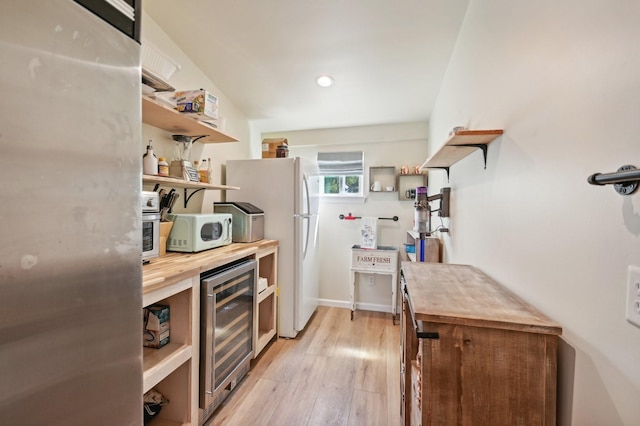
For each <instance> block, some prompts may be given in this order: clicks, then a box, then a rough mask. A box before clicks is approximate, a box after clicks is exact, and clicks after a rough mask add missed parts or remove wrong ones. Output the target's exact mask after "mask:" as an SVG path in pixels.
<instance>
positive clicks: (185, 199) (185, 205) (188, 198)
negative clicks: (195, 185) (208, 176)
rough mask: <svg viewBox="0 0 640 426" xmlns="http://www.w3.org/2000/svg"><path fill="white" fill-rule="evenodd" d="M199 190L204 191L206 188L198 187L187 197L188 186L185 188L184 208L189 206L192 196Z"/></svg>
mask: <svg viewBox="0 0 640 426" xmlns="http://www.w3.org/2000/svg"><path fill="white" fill-rule="evenodd" d="M199 191H204V188H199V189H196V190H195V191H193V192H192V193H191V194H189V196H188V197H187V188H184V208H185V209H186V208H187V204H188V203H189V200H190V199H191V197H193V196H194V195H195V194H196V192H199Z"/></svg>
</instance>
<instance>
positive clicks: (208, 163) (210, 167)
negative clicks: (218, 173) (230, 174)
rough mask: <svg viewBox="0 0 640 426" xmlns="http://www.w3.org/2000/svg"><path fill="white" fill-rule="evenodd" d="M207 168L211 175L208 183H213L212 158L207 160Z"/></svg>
mask: <svg viewBox="0 0 640 426" xmlns="http://www.w3.org/2000/svg"><path fill="white" fill-rule="evenodd" d="M207 166H208V169H207V171H208V175H209V180H208V181H207V183H213V163H212V162H211V158H207Z"/></svg>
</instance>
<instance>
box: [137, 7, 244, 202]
mask: <svg viewBox="0 0 640 426" xmlns="http://www.w3.org/2000/svg"><path fill="white" fill-rule="evenodd" d="M142 38H143V42H144V41H145V40H148V41H149V42H151V43H152V44H153V45H154V46H155V47H157V48H158V49H159V50H161V51H162V52H163V53H165V54H166V55H168V56H169V57H170V58H171V59H173V60H174V61H176V62H177V63H178V64H180V66H181V69H180V70H179V71H177V72H176V73H175V74H174V76H173V77H171V80H170V81H169V83H170V84H171V85H172V86H173V87H175V88H176V90H190V89H199V88H204V89H206V90H208V91H210V92H211V93H213V94H214V95H215V96H217V97H218V106H219V117H221V118H223V117H224V118H225V122H226V123H225V124H226V126H225V129H224V132H225V133H226V134H228V135H231V136H233V137H235V138H236V139H238V141H239V142H226V143H210V144H203V143H200V142H196V143H194V144H193V148H192V151H191V154H192V155H191V159H192V160H198V161H199V160H201V159H203V158H211V160H212V163H213V176H214V180H213V183H217V184H219V183H224V164H225V163H226V160H227V159H230V158H233V159H241V158H250V157H251V150H250V140H251V139H250V126H249V121H248V120H247V118H246V117H245V116H244V115H243V114H242V112H240V111H239V110H238V109H237V108H236V107H235V106H234V105H233V103H232V102H231V100H229V99H228V98H227V97H226V95H225V94H224V93H223V92H222V91H221V90H220V89H218V88H217V86H216V85H215V84H214V83H213V82H212V81H211V80H210V79H209V78H208V77H207V76H206V75H205V74H204V73H202V71H200V69H199V68H198V67H197V66H196V65H195V64H194V63H193V62H192V61H191V60H190V59H189V57H187V56H186V55H185V54H184V52H183V51H182V50H181V49H180V48H179V47H178V46H177V45H176V44H175V43H174V42H173V41H172V40H171V39H170V38H169V37H168V36H167V35H166V33H165V32H164V31H163V30H162V29H161V28H160V27H159V26H158V24H156V22H155V21H154V20H153V19H152V18H151V17H150V16H149V15H148V14H146V13H144V12H143V14H142ZM149 139H152V140H153V145H154V147H155V153H156V155H157V156H158V157H160V156H164V157H167V158H168V160H169V161H170V160H171V158H173V157H174V147H175V145H174V142H173V139H171V133H169V132H165V131H163V130H160V129H157V128H155V127H152V126H149V125H146V124H143V128H142V141H143V146H141V148H140V149H141V154H140V156H142V154H143V153H144V152H145V150H146V144H147V142H148V140H149ZM145 189H149V188H145ZM179 193H180V199H179V200H178V202H177V203H176V208H175V209H174V210H175V212H176V213H180V212H182V211H188V212H207V213H210V212H212V211H213V204H212V203H213V202H214V201H220V200H221V191H200V192H198V193H197V194H196V195H195V196H194V197H193V198H192V199H191V200H189V205H188V208H187V209H186V210H185V209H183V208H182V207H181V205H182V204H183V201H184V200H183V192H182V190H180V191H179Z"/></svg>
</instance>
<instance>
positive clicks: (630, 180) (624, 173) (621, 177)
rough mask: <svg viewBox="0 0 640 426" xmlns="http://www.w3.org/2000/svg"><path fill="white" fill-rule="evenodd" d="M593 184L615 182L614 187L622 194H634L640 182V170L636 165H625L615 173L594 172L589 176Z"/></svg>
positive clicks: (599, 184) (588, 179)
mask: <svg viewBox="0 0 640 426" xmlns="http://www.w3.org/2000/svg"><path fill="white" fill-rule="evenodd" d="M587 182H589V183H590V184H591V185H598V186H603V185H609V184H613V187H614V189H615V190H616V192H617V193H618V194H620V195H630V194H633V193H634V192H635V191H636V189H638V184H640V170H638V169H636V167H635V166H632V165H629V164H627V165H625V166H622V167H620V168H619V169H618V170H617V171H616V172H614V173H594V174H592V175H591V176H589V177H588V178H587Z"/></svg>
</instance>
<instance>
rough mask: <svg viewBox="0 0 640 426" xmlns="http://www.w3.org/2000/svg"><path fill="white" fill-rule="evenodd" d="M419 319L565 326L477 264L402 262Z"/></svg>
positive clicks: (546, 329) (543, 328) (524, 327)
mask: <svg viewBox="0 0 640 426" xmlns="http://www.w3.org/2000/svg"><path fill="white" fill-rule="evenodd" d="M402 271H403V274H404V276H405V279H406V283H407V284H406V286H407V291H408V293H409V299H410V302H411V307H412V310H413V312H414V315H415V319H416V320H418V321H427V322H436V323H448V324H460V325H471V326H478V327H493V328H501V329H508V330H518V331H529V332H536V333H543V334H555V335H560V334H562V328H561V327H560V326H559V325H558V324H557V323H555V322H553V321H552V320H550V319H549V318H548V317H547V316H545V315H544V314H543V313H541V312H540V311H538V310H537V309H536V308H534V307H533V306H531V305H529V304H528V303H527V302H525V301H523V300H522V299H520V298H519V297H518V296H516V295H515V294H513V293H512V292H511V291H509V290H508V289H506V288H505V287H503V286H501V285H500V284H498V283H496V282H495V281H493V280H492V279H491V278H489V277H488V276H486V275H485V274H484V273H483V272H482V271H480V270H479V269H478V268H476V267H474V266H469V265H454V264H445V263H418V262H402Z"/></svg>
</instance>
